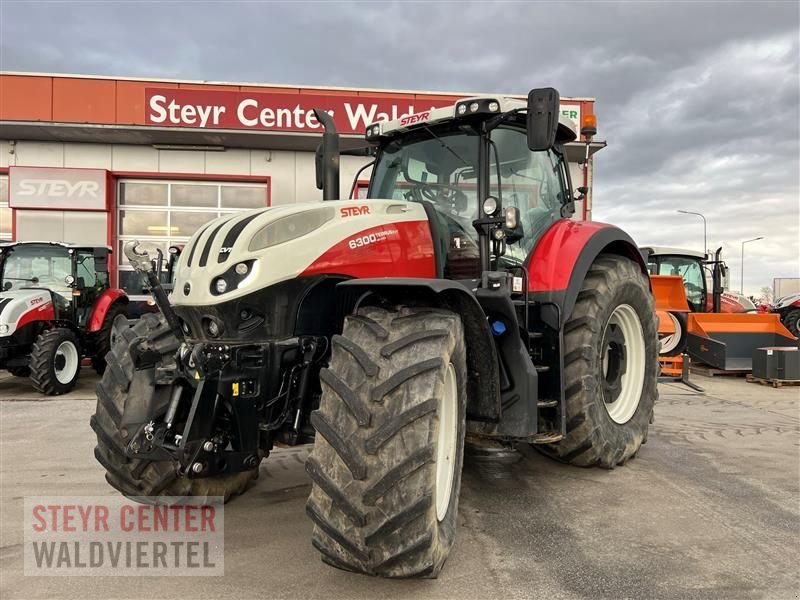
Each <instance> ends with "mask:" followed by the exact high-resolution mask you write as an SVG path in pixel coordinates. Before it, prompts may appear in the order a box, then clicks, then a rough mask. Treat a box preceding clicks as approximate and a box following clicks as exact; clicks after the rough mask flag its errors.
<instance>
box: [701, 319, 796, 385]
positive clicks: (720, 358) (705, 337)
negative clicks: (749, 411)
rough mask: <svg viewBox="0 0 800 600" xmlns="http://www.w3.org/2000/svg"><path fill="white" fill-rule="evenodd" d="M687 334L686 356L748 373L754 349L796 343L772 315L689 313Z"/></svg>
mask: <svg viewBox="0 0 800 600" xmlns="http://www.w3.org/2000/svg"><path fill="white" fill-rule="evenodd" d="M688 332H689V338H688V343H687V352H688V353H689V355H690V356H691V357H692V358H693V359H695V360H697V361H699V362H703V363H706V364H707V365H710V366H712V367H715V368H717V369H722V370H723V371H750V370H752V368H753V352H754V351H755V350H756V348H764V347H777V346H795V345H796V344H797V340H796V338H795V337H794V336H793V335H792V334H791V333H790V332H789V330H788V329H786V327H784V326H783V325H782V324H781V321H780V315H777V314H772V313H768V314H763V313H762V314H759V313H740V314H731V313H691V314H690V315H689V323H688Z"/></svg>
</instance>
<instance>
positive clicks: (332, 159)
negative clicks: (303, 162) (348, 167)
mask: <svg viewBox="0 0 800 600" xmlns="http://www.w3.org/2000/svg"><path fill="white" fill-rule="evenodd" d="M314 116H315V117H316V118H317V121H319V122H320V123H322V126H323V127H324V128H325V133H323V134H322V143H321V144H320V145H319V146H317V153H316V161H315V162H316V171H317V189H318V190H322V199H323V200H338V199H339V134H338V133H336V124H335V123H334V122H333V118H332V117H331V116H330V115H329V114H328V113H326V112H325V111H324V110H321V109H318V108H315V109H314Z"/></svg>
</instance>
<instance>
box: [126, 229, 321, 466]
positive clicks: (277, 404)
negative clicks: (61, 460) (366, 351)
mask: <svg viewBox="0 0 800 600" xmlns="http://www.w3.org/2000/svg"><path fill="white" fill-rule="evenodd" d="M125 254H126V255H127V257H128V258H129V260H130V261H131V264H132V265H133V266H134V268H135V269H136V271H138V272H140V273H142V274H144V275H145V276H147V278H148V281H149V283H150V287H151V293H152V295H153V298H154V300H155V302H156V305H157V306H158V307H159V309H160V310H161V312H162V314H163V315H164V319H165V320H166V321H167V323H168V325H169V326H170V329H171V330H172V332H173V333H174V335H175V337H176V338H177V340H178V349H177V351H176V352H175V355H174V357H173V358H174V367H170V368H165V367H164V366H163V365H160V364H159V363H160V361H161V358H162V354H161V353H160V352H159V351H158V350H157V349H156V348H154V347H153V345H152V344H150V343H149V341H148V340H147V338H145V337H139V338H137V339H135V340H132V341H131V343H130V347H129V348H130V357H131V362H132V363H133V368H134V369H135V370H146V369H154V368H155V375H154V383H155V384H156V385H158V384H164V385H172V386H173V387H172V392H171V394H170V397H169V400H168V403H167V404H166V408H165V407H164V406H163V405H162V406H156V407H150V408H149V413H150V414H139V415H129V414H128V412H127V411H126V415H125V417H126V421H129V422H130V424H131V425H134V428H133V429H134V430H135V431H136V433H135V434H134V435H133V436H131V438H130V440H129V442H128V444H127V447H126V454H127V455H128V457H129V458H138V459H146V460H152V461H164V460H172V461H177V463H178V464H179V470H180V474H181V475H183V476H185V477H187V478H190V479H193V478H201V477H214V476H219V475H223V474H226V475H227V474H231V473H236V472H239V471H247V470H251V469H254V468H256V467H257V466H258V464H259V462H260V460H261V459H262V458H264V457H265V456H266V455H267V454H268V453H269V451H270V449H271V448H272V445H273V442H274V441H280V442H282V443H285V444H288V445H296V444H299V443H306V442H309V441H311V440H312V439H313V431H312V430H311V429H310V427H309V426H308V424H307V419H308V415H309V413H310V411H311V410H312V408H314V407H315V405H316V404H318V399H319V389H318V386H312V382H313V381H315V378H313V377H312V375H313V373H314V372H315V371H318V370H319V368H320V366H321V364H320V363H321V360H322V359H323V358H324V357H325V356H326V354H327V348H328V343H327V340H326V339H325V338H319V337H315V336H300V337H296V338H289V339H286V340H279V341H268V342H264V343H259V344H228V343H225V342H219V343H205V342H191V341H189V340H187V339H186V338H185V336H184V333H183V331H182V329H181V326H180V321H179V320H178V317H177V316H176V315H175V312H174V311H173V309H172V306H171V305H170V304H169V300H168V298H167V294H166V292H165V291H164V290H163V288H162V287H161V284H160V282H159V280H158V276H157V274H156V273H155V272H154V270H153V266H152V262H151V260H150V258H149V256H148V255H147V253H146V252H142V251H141V250H140V247H137V245H136V242H131V243H129V244H128V245H126V247H125ZM129 417H130V418H129Z"/></svg>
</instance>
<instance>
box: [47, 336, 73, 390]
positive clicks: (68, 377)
mask: <svg viewBox="0 0 800 600" xmlns="http://www.w3.org/2000/svg"><path fill="white" fill-rule="evenodd" d="M60 365H61V367H60V368H59V366H60ZM79 366H80V357H79V356H78V349H77V348H76V347H75V344H73V343H72V342H70V341H64V342H61V344H59V346H58V348H56V353H55V356H54V357H53V371H55V374H56V379H58V382H59V383H63V384H67V383H69V382H71V381H72V380H73V379H74V378H75V373H77V372H78V367H79Z"/></svg>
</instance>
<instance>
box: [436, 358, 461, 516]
mask: <svg viewBox="0 0 800 600" xmlns="http://www.w3.org/2000/svg"><path fill="white" fill-rule="evenodd" d="M457 412H458V380H457V379H456V370H455V367H453V364H452V363H448V365H447V370H446V371H445V374H444V394H443V396H442V401H441V403H440V404H439V411H438V416H439V435H438V441H437V444H436V519H437V520H438V521H441V520H443V519H444V517H445V515H447V508H448V507H449V506H450V494H451V493H452V491H453V479H454V478H455V474H456V439H457V437H458V420H457V419H456V414H457Z"/></svg>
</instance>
